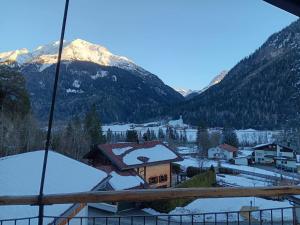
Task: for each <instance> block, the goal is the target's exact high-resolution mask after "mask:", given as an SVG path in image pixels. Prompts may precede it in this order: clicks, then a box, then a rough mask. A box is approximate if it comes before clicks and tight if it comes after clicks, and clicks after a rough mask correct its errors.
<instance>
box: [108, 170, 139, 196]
mask: <svg viewBox="0 0 300 225" xmlns="http://www.w3.org/2000/svg"><path fill="white" fill-rule="evenodd" d="M109 175H110V176H111V178H110V180H109V181H108V183H109V184H110V186H111V187H112V188H113V189H114V190H115V191H120V190H128V189H133V188H140V187H141V186H143V185H144V184H145V181H144V180H143V179H142V178H141V177H139V176H138V175H134V174H132V175H127V176H126V175H120V174H119V173H117V172H115V171H113V172H111V173H110V174H109Z"/></svg>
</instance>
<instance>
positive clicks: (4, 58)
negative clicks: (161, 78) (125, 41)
mask: <svg viewBox="0 0 300 225" xmlns="http://www.w3.org/2000/svg"><path fill="white" fill-rule="evenodd" d="M58 48H59V42H58V41H56V42H53V43H51V44H47V45H42V46H39V47H37V48H36V49H35V50H33V51H29V50H28V49H26V48H23V49H19V50H15V51H9V52H3V53H0V62H2V63H8V64H10V63H11V62H14V63H16V64H17V65H18V66H23V65H25V64H29V63H35V64H36V65H37V67H38V69H39V71H40V72H42V71H43V70H44V69H46V68H47V67H49V66H50V65H53V64H55V63H56V62H57V53H58ZM62 60H63V61H87V62H93V63H96V64H99V65H102V66H116V67H119V68H122V69H127V70H139V71H140V72H143V73H144V74H147V71H145V70H143V69H142V68H141V67H139V66H137V65H136V64H135V63H134V62H132V61H131V60H129V59H128V58H126V57H124V56H117V55H114V54H112V53H111V52H109V51H108V50H107V49H106V48H105V47H103V46H101V45H97V44H92V43H90V42H87V41H85V40H82V39H75V40H74V41H72V42H67V41H64V47H63V53H62Z"/></svg>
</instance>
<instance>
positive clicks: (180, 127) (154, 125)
mask: <svg viewBox="0 0 300 225" xmlns="http://www.w3.org/2000/svg"><path fill="white" fill-rule="evenodd" d="M168 126H170V127H172V128H174V129H175V130H176V131H177V132H178V134H179V135H184V134H186V137H187V140H188V141H189V142H195V141H196V137H197V129H196V128H195V127H192V126H190V125H188V124H185V123H184V121H183V120H182V119H178V120H170V121H154V122H150V123H143V124H135V123H127V124H111V125H104V126H103V131H104V132H107V131H108V130H109V129H110V130H111V131H112V132H116V133H123V134H124V135H125V134H126V131H127V130H132V129H134V130H136V131H137V132H138V133H141V135H143V134H144V133H146V132H147V130H148V129H149V130H150V131H154V133H155V134H156V135H158V130H159V129H162V130H163V132H164V133H165V132H166V130H167V127H168ZM213 132H220V129H217V128H210V129H209V133H213ZM235 132H236V135H237V137H238V139H239V142H240V143H245V144H249V145H251V144H257V143H267V142H272V141H274V140H275V138H276V136H277V135H279V134H280V131H259V130H254V129H245V130H236V131H235Z"/></svg>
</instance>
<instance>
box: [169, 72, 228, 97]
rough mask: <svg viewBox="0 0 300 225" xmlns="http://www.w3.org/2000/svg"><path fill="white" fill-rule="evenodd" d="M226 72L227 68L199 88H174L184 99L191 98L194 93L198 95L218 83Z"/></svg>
mask: <svg viewBox="0 0 300 225" xmlns="http://www.w3.org/2000/svg"><path fill="white" fill-rule="evenodd" d="M227 73H228V71H227V70H223V71H222V72H221V73H220V74H218V75H217V76H215V77H214V78H213V79H212V80H211V82H210V83H209V84H208V85H207V86H206V87H205V88H202V89H201V90H191V89H184V88H174V90H175V91H177V92H178V93H180V94H181V95H182V96H183V97H185V98H186V99H191V98H193V97H195V96H196V95H199V94H201V93H202V92H204V91H206V90H207V89H208V88H210V87H211V86H213V85H216V84H218V83H220V82H221V81H222V80H223V78H224V77H225V76H226V75H227Z"/></svg>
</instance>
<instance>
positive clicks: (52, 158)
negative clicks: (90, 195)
mask: <svg viewBox="0 0 300 225" xmlns="http://www.w3.org/2000/svg"><path fill="white" fill-rule="evenodd" d="M43 157H44V151H35V152H28V153H24V154H19V155H14V156H8V157H4V158H0V184H1V185H0V195H37V194H38V193H39V187H40V179H41V173H42V163H43ZM106 177H107V173H105V172H103V171H101V170H99V169H95V168H93V167H90V166H88V165H86V164H84V163H81V162H78V161H76V160H73V159H71V158H68V157H66V156H64V155H61V154H59V153H56V152H53V151H49V155H48V165H47V171H46V178H45V189H44V193H45V194H58V193H72V192H82V191H90V190H92V189H93V188H95V187H96V186H97V185H98V184H99V183H101V181H103V179H104V178H106ZM71 206H72V204H62V205H51V206H45V215H48V216H59V215H61V214H63V213H64V212H65V211H66V210H67V209H69V208H70V207H71ZM37 215H38V207H37V206H28V205H18V206H15V205H12V206H0V219H8V218H21V217H31V216H37Z"/></svg>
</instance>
